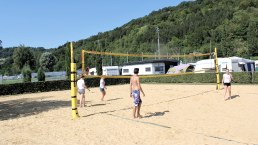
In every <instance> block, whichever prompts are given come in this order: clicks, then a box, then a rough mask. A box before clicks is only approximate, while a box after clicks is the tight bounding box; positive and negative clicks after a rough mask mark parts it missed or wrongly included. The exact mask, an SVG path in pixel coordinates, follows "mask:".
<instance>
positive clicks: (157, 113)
mask: <svg viewBox="0 0 258 145" xmlns="http://www.w3.org/2000/svg"><path fill="white" fill-rule="evenodd" d="M167 112H169V111H168V110H166V111H163V112H154V113H147V115H146V116H144V118H150V117H153V116H163V115H165V113H167Z"/></svg>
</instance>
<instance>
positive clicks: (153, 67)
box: [122, 59, 178, 75]
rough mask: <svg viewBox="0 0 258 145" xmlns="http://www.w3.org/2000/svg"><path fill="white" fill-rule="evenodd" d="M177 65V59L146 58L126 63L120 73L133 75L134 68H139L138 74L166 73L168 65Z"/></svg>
mask: <svg viewBox="0 0 258 145" xmlns="http://www.w3.org/2000/svg"><path fill="white" fill-rule="evenodd" d="M177 65H178V61H177V60H170V59H168V60H167V59H166V60H146V61H139V62H131V63H126V64H124V66H123V67H122V75H133V74H134V72H133V71H134V68H139V75H153V74H166V73H167V71H168V69H169V68H170V67H174V66H177Z"/></svg>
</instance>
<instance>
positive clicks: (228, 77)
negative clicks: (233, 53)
mask: <svg viewBox="0 0 258 145" xmlns="http://www.w3.org/2000/svg"><path fill="white" fill-rule="evenodd" d="M232 80H233V77H232V75H231V74H230V73H229V70H228V69H226V73H225V74H223V77H222V81H221V82H222V84H224V88H225V95H224V100H225V101H226V100H228V99H231V82H232ZM227 90H228V98H226V95H227Z"/></svg>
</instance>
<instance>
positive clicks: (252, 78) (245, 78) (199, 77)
mask: <svg viewBox="0 0 258 145" xmlns="http://www.w3.org/2000/svg"><path fill="white" fill-rule="evenodd" d="M222 75H223V74H222V73H220V82H221V79H222ZM232 75H233V78H234V83H241V84H252V83H253V84H255V83H258V72H254V73H250V72H235V73H232ZM141 82H143V83H216V82H217V80H216V74H214V73H197V74H189V75H178V76H170V77H158V78H142V79H141Z"/></svg>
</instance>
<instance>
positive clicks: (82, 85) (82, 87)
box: [77, 79, 85, 90]
mask: <svg viewBox="0 0 258 145" xmlns="http://www.w3.org/2000/svg"><path fill="white" fill-rule="evenodd" d="M77 87H78V89H80V90H81V89H85V82H84V80H83V79H79V80H78V81H77Z"/></svg>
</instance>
